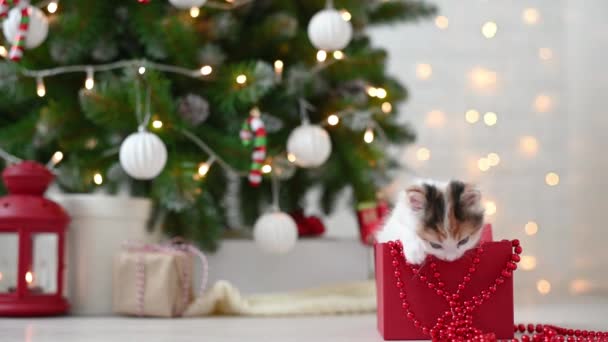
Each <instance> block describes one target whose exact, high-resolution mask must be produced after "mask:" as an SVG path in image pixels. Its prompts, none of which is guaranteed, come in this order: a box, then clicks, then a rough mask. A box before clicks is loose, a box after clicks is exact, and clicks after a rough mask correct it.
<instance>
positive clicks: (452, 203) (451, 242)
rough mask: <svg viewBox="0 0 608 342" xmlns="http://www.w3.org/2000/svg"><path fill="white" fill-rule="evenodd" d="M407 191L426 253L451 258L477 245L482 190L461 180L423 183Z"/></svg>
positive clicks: (481, 218) (450, 259)
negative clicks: (445, 182) (442, 183)
mask: <svg viewBox="0 0 608 342" xmlns="http://www.w3.org/2000/svg"><path fill="white" fill-rule="evenodd" d="M406 193H407V200H408V205H409V207H410V209H411V210H412V211H413V212H414V214H415V215H416V217H417V218H418V227H417V228H416V233H417V234H418V236H419V237H420V238H421V239H422V240H424V246H425V250H426V252H427V254H432V255H435V256H436V257H438V258H440V259H443V260H448V261H452V260H456V259H458V258H460V257H461V256H462V255H463V254H464V253H465V252H466V251H467V250H469V249H471V248H473V247H475V246H476V245H477V242H478V241H479V238H480V236H481V228H482V226H483V214H484V209H483V207H482V205H481V193H480V192H479V190H477V189H476V188H475V187H474V186H472V185H471V184H465V183H463V182H460V181H451V182H449V183H447V184H446V185H437V184H433V183H423V184H421V185H416V186H412V187H410V188H409V189H407V191H406Z"/></svg>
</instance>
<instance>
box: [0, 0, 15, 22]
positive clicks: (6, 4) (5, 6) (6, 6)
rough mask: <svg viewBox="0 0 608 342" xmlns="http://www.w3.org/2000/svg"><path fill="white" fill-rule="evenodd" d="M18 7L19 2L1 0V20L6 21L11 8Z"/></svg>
mask: <svg viewBox="0 0 608 342" xmlns="http://www.w3.org/2000/svg"><path fill="white" fill-rule="evenodd" d="M17 5H19V0H0V19H5V18H6V17H7V16H8V11H9V10H10V9H11V7H12V6H17Z"/></svg>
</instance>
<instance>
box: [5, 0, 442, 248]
mask: <svg viewBox="0 0 608 342" xmlns="http://www.w3.org/2000/svg"><path fill="white" fill-rule="evenodd" d="M4 3H11V1H8V2H7V1H4ZM47 4H48V7H42V10H43V11H44V12H43V13H44V14H45V15H46V16H47V17H48V18H49V21H48V22H49V27H48V37H47V38H46V40H45V41H44V42H43V43H41V45H40V46H38V47H36V48H32V49H27V44H28V42H27V41H25V44H26V46H25V47H26V49H25V50H23V56H22V57H21V58H20V60H19V61H17V62H15V61H11V60H9V57H10V56H7V55H8V53H7V51H8V49H9V46H10V43H11V42H9V41H8V40H10V39H8V38H9V37H6V40H5V41H3V42H2V44H3V47H2V48H1V49H0V50H1V51H0V52H2V55H3V56H4V57H5V58H6V60H5V61H1V62H0V147H2V148H3V149H5V150H6V151H8V152H10V153H12V154H14V155H16V156H19V157H21V158H24V159H35V160H39V161H44V162H46V161H47V160H48V159H49V158H50V157H51V156H53V155H54V159H55V160H54V161H55V162H58V161H59V160H60V159H63V160H62V161H61V162H60V163H58V164H57V165H56V168H55V170H56V172H57V176H58V177H57V178H58V184H59V186H60V187H61V188H62V189H63V190H65V191H68V192H93V191H105V192H108V193H116V192H120V191H124V189H128V191H130V193H131V194H132V195H134V196H146V197H150V198H151V199H153V201H154V203H155V204H156V210H154V212H155V215H154V217H153V218H151V222H162V226H163V227H164V229H165V231H166V232H167V233H168V234H170V235H182V236H184V237H187V238H190V239H193V240H196V241H198V242H199V243H200V245H201V246H203V247H205V248H208V249H212V248H214V247H216V245H217V243H218V239H219V237H220V236H221V234H222V232H223V231H224V228H226V227H231V228H240V227H234V226H240V225H242V226H250V225H251V224H252V223H253V222H254V221H255V219H256V218H257V217H258V216H259V215H260V212H261V211H262V210H264V208H265V207H266V206H267V204H268V203H270V202H271V198H272V195H271V194H272V191H271V184H272V182H271V181H270V178H271V177H275V178H276V179H277V180H278V181H280V182H281V187H280V194H279V198H280V206H281V209H282V210H283V211H286V212H290V211H293V210H296V209H297V208H299V207H300V206H301V205H302V199H303V197H304V196H305V194H306V192H307V190H309V189H311V188H312V187H314V186H320V188H321V189H322V195H321V201H322V208H323V209H324V210H325V211H326V212H331V211H332V209H333V204H334V202H335V199H336V196H337V195H338V194H339V193H340V192H341V190H343V189H345V188H347V187H352V188H353V190H354V192H353V193H354V198H353V205H355V204H357V203H361V202H366V201H373V200H375V199H376V194H377V189H378V187H380V186H381V185H383V184H385V183H386V182H387V181H388V177H389V172H390V171H391V170H392V169H394V168H395V167H396V166H398V165H397V163H396V161H395V160H394V159H393V158H391V156H389V155H388V154H387V146H389V145H390V144H402V143H406V142H409V141H411V140H412V139H413V133H412V131H411V129H410V128H408V126H407V125H404V124H403V123H399V122H397V113H396V111H395V109H396V108H397V107H398V106H397V105H398V104H399V103H400V102H401V101H404V100H405V99H406V98H407V92H406V89H405V88H404V87H403V86H402V85H401V84H400V83H399V82H398V81H397V80H396V79H395V78H393V77H391V76H389V75H387V73H386V71H385V63H386V58H387V56H386V53H385V51H383V50H382V49H378V48H375V47H373V44H372V42H371V41H370V39H369V37H368V36H367V35H366V28H367V27H369V26H371V25H378V24H387V23H394V22H400V21H405V20H411V21H414V20H418V19H420V18H424V17H426V16H429V15H432V14H433V13H434V12H435V9H434V7H433V6H431V5H429V4H426V3H424V2H421V1H414V0H402V1H397V0H395V1H392V0H336V1H335V2H334V3H333V7H334V8H335V9H336V10H337V11H339V12H338V13H340V16H341V19H342V20H344V21H346V22H349V25H352V39H351V40H350V41H349V42H348V45H347V46H346V47H345V48H344V49H341V50H335V51H331V49H329V50H327V51H324V50H319V49H318V48H317V47H315V46H314V45H313V44H311V37H309V32H308V25H309V22H310V20H311V18H312V17H313V16H314V15H315V13H317V12H319V11H322V10H323V9H325V8H326V5H328V4H326V2H325V0H299V1H279V0H254V1H247V0H241V1H239V0H234V1H226V2H224V1H219V0H215V1H211V0H209V1H207V2H205V1H201V0H172V1H161V0H149V1H143V0H140V1H135V0H129V1H125V0H104V1H80V0H62V1H61V2H60V3H59V6H57V3H56V2H50V4H49V2H48V1H44V2H40V3H39V4H37V3H35V2H34V3H32V7H34V8H35V6H36V5H38V6H46V5H47ZM330 5H332V4H330ZM199 6H200V7H199ZM35 15H36V13H32V19H31V21H30V26H31V27H32V28H31V29H34V27H35V25H36V23H35V20H36V17H35ZM10 19H11V18H10V15H9V18H8V19H6V20H5V21H7V22H8V21H9V20H10ZM5 24H7V23H5ZM321 24H323V23H321ZM323 29H324V28H323V27H321V28H320V29H317V31H318V32H316V33H315V32H311V33H310V34H313V35H317V36H318V35H321V37H317V38H316V40H317V41H319V40H320V41H321V44H323V40H325V44H327V40H329V41H330V44H331V43H332V42H331V40H332V39H334V40H335V38H336V37H332V34H333V33H332V31H331V27H329V30H325V31H324V30H323ZM6 31H7V30H6V29H5V30H4V32H5V34H6ZM324 34H325V35H326V36H327V37H323V35H324ZM28 39H29V38H28ZM12 43H15V42H12ZM318 44H319V43H318V42H317V45H318ZM15 45H18V43H15ZM11 51H12V50H11ZM15 51H16V52H18V51H17V50H15ZM13 57H14V56H13ZM17 57H18V56H17ZM15 59H19V58H15ZM57 67H59V68H60V69H53V68H57ZM44 70H46V72H44ZM53 70H56V71H58V72H56V73H54V72H53ZM248 118H250V119H251V118H254V119H256V118H257V119H261V121H262V122H263V124H264V126H265V131H266V134H267V137H266V139H262V138H264V137H263V136H255V134H256V133H259V132H256V131H255V127H250V128H253V131H252V132H241V130H242V128H243V125H244V123H245V125H246V123H247V120H248ZM306 121H310V123H311V124H314V125H320V126H321V127H322V128H323V129H324V130H325V131H327V132H328V133H329V137H330V139H331V154H330V156H329V158H328V159H327V160H326V161H322V164H321V165H319V166H317V165H312V166H315V167H297V166H298V165H299V166H311V165H304V164H305V163H299V161H298V160H297V157H298V156H296V155H293V154H291V153H288V151H287V149H286V145H287V140H288V138H289V136H290V134H291V133H292V132H293V131H294V129H296V128H297V127H298V126H300V125H302V123H303V122H306ZM142 125H143V126H144V128H145V129H146V130H147V131H149V132H151V133H153V134H155V135H157V136H158V137H159V138H160V139H161V140H162V143H164V145H165V146H166V151H167V153H166V156H167V159H166V164H164V163H163V165H164V168H162V165H161V168H162V171H161V172H160V174H158V175H157V176H155V177H153V178H152V179H149V180H147V179H136V178H142V177H132V176H133V172H125V167H124V164H125V163H124V162H123V163H122V164H123V165H121V163H120V161H119V150H120V147H121V144H122V143H123V141H124V140H125V138H126V137H127V136H129V135H130V134H133V133H134V132H137V130H138V126H142ZM251 126H254V125H251ZM240 133H244V134H240ZM243 135H244V136H243ZM247 135H248V136H247ZM243 137H245V138H247V137H248V138H250V140H254V141H253V142H254V144H253V145H255V146H256V147H257V148H260V147H265V150H266V156H265V158H264V159H263V160H261V161H259V162H261V163H259V164H256V163H255V161H252V150H253V149H254V147H252V145H247V144H243V139H242V138H243ZM246 140H247V139H246ZM255 143H257V145H256V144H255ZM307 143H308V144H315V143H317V142H315V141H309V142H306V141H304V142H302V141H300V142H299V144H304V145H306V144H307ZM265 144H266V145H265ZM325 147H327V146H325ZM56 151H61V153H56ZM54 153H55V154H54ZM61 157H62V158H61ZM258 157H259V155H258ZM313 157H314V156H313ZM121 158H122V153H121ZM252 164H255V165H253V166H252ZM266 164H267V165H266ZM313 164H314V163H313ZM127 171H128V170H127ZM143 171H144V172H148V171H149V170H143ZM257 173H262V176H263V177H262V178H263V179H262V181H261V184H259V186H252V184H251V183H257V182H256V180H255V179H253V182H250V181H248V180H247V177H248V176H249V177H250V178H252V176H253V178H255V176H256V175H257ZM143 178H145V177H143ZM254 185H255V184H254Z"/></svg>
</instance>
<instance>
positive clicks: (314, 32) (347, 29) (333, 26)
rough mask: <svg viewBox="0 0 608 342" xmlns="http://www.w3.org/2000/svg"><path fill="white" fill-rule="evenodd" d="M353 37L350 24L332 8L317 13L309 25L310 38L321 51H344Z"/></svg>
mask: <svg viewBox="0 0 608 342" xmlns="http://www.w3.org/2000/svg"><path fill="white" fill-rule="evenodd" d="M352 36H353V27H352V25H351V24H350V22H348V21H346V20H344V19H343V18H342V15H341V14H340V12H338V11H336V9H334V8H331V7H328V8H325V9H323V10H321V11H319V12H317V13H316V14H315V15H314V16H313V17H312V19H310V22H309V23H308V38H309V39H310V42H311V43H312V45H314V47H316V48H317V49H319V50H326V51H334V50H342V49H344V48H345V47H346V46H347V45H348V43H350V40H351V38H352Z"/></svg>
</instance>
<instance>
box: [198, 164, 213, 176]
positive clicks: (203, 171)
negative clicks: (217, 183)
mask: <svg viewBox="0 0 608 342" xmlns="http://www.w3.org/2000/svg"><path fill="white" fill-rule="evenodd" d="M209 169H211V164H210V163H209V162H203V163H200V164H198V170H197V174H198V175H199V176H200V177H205V176H206V175H207V173H208V172H209Z"/></svg>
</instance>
